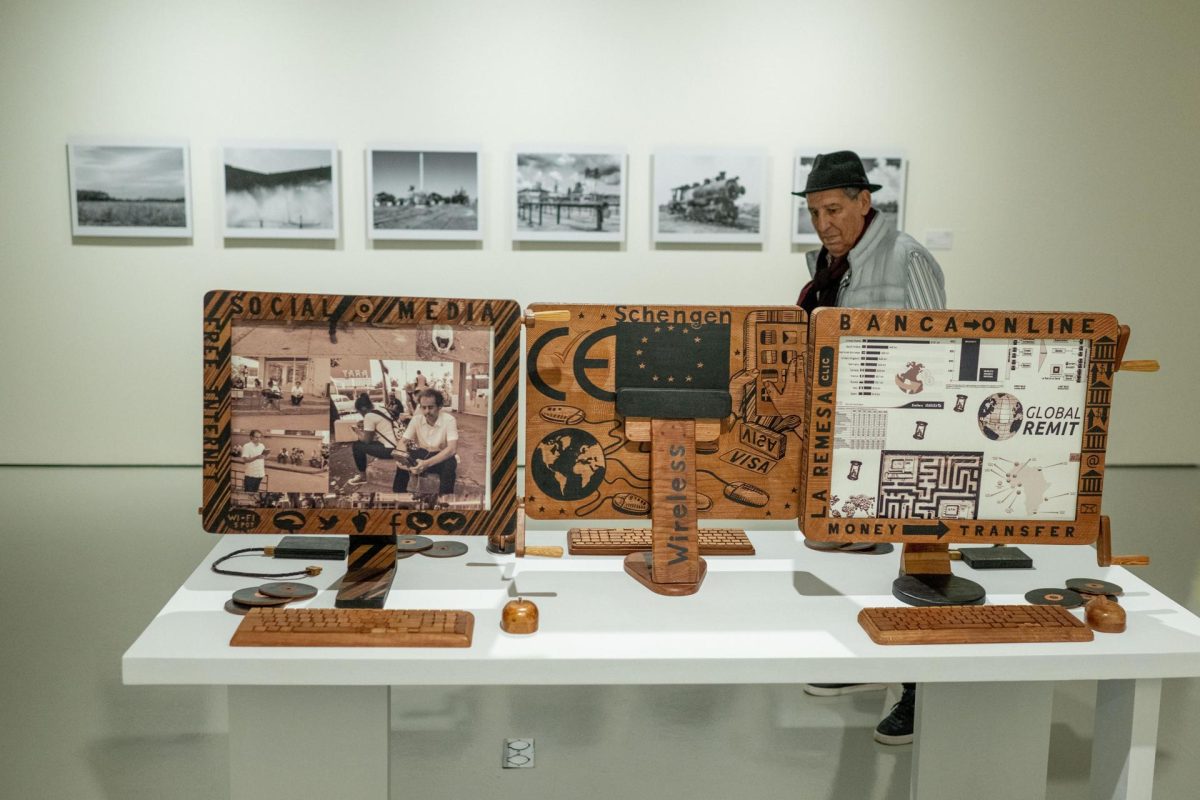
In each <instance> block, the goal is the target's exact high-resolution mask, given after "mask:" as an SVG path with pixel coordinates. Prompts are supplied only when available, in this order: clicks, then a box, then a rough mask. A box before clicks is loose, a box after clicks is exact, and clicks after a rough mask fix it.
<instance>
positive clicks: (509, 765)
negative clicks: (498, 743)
mask: <svg viewBox="0 0 1200 800" xmlns="http://www.w3.org/2000/svg"><path fill="white" fill-rule="evenodd" d="M500 766H502V767H504V768H505V769H533V739H530V738H526V739H505V740H504V757H503V758H502V759H501V763H500Z"/></svg>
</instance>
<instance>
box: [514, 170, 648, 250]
mask: <svg viewBox="0 0 1200 800" xmlns="http://www.w3.org/2000/svg"><path fill="white" fill-rule="evenodd" d="M512 165H513V183H512V198H513V207H512V237H513V241H516V242H520V241H532V242H538V241H540V242H623V241H624V240H625V218H626V216H627V215H628V206H629V204H628V198H627V195H628V183H629V181H628V174H627V173H628V154H627V153H626V151H625V149H624V148H620V147H604V148H599V147H550V146H532V147H518V148H516V149H515V150H514V152H513V159H512Z"/></svg>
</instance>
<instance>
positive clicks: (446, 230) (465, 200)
mask: <svg viewBox="0 0 1200 800" xmlns="http://www.w3.org/2000/svg"><path fill="white" fill-rule="evenodd" d="M366 175H367V179H366V202H367V214H366V221H367V238H368V239H369V240H389V239H391V240H438V241H479V240H481V239H483V223H482V217H481V210H482V209H481V205H480V202H479V200H480V198H479V187H480V186H481V184H482V181H481V174H480V148H478V147H469V148H468V147H442V146H413V145H405V144H395V143H377V144H372V145H370V146H368V147H367V150H366Z"/></svg>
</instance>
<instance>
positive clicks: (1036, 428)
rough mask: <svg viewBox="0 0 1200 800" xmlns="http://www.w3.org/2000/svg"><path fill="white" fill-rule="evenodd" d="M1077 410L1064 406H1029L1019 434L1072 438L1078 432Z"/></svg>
mask: <svg viewBox="0 0 1200 800" xmlns="http://www.w3.org/2000/svg"><path fill="white" fill-rule="evenodd" d="M1079 417H1080V414H1079V409H1078V408H1067V407H1066V406H1029V407H1028V408H1026V409H1025V426H1024V427H1023V428H1022V429H1021V433H1027V434H1031V435H1033V436H1055V435H1058V436H1073V435H1074V434H1075V432H1076V431H1077V430H1079Z"/></svg>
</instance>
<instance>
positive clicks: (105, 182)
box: [67, 138, 192, 238]
mask: <svg viewBox="0 0 1200 800" xmlns="http://www.w3.org/2000/svg"><path fill="white" fill-rule="evenodd" d="M67 165H68V173H69V175H70V191H71V233H72V234H73V235H75V236H153V237H178V238H188V237H190V236H191V235H192V208H191V172H190V165H189V160H188V143H187V142H186V141H184V140H180V139H168V140H163V139H100V138H80V139H71V140H69V141H68V142H67Z"/></svg>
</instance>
